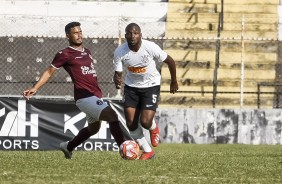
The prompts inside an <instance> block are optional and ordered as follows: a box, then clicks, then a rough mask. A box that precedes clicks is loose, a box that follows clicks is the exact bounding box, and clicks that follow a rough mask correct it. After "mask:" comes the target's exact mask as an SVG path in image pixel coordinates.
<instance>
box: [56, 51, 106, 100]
mask: <svg viewBox="0 0 282 184" xmlns="http://www.w3.org/2000/svg"><path fill="white" fill-rule="evenodd" d="M51 65H52V66H53V67H55V68H60V67H64V69H65V70H66V71H67V72H68V73H69V75H70V77H71V79H72V82H73V83H74V99H75V100H78V99H81V98H86V97H90V96H97V97H99V98H102V91H101V89H100V88H99V86H98V82H97V74H96V70H95V68H94V64H93V58H92V56H91V53H90V51H89V50H88V49H86V48H84V49H83V51H79V50H76V49H74V48H72V47H67V48H65V49H63V50H61V51H60V52H58V53H57V54H56V56H55V58H54V59H53V61H52V63H51Z"/></svg>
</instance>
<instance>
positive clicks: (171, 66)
mask: <svg viewBox="0 0 282 184" xmlns="http://www.w3.org/2000/svg"><path fill="white" fill-rule="evenodd" d="M164 62H165V63H166V64H167V65H168V69H169V72H170V76H171V81H170V93H173V94H174V93H176V92H177V90H178V83H177V79H176V66H175V62H174V60H173V59H172V57H171V56H170V55H167V58H166V59H165V60H164Z"/></svg>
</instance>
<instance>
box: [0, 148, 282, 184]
mask: <svg viewBox="0 0 282 184" xmlns="http://www.w3.org/2000/svg"><path fill="white" fill-rule="evenodd" d="M155 151H156V157H155V158H154V159H153V160H147V161H141V160H135V161H128V160H122V159H121V157H120V156H119V153H118V152H101V151H97V152H94V151H74V153H73V159H72V160H67V159H65V158H64V156H63V153H62V152H60V151H0V164H1V167H0V183H1V184H10V183H11V184H15V183H20V184H25V183H26V184H37V183H40V184H44V183H62V184H70V183H73V184H79V183H81V184H86V183H113V184H117V183H121V184H123V183H140V184H141V183H142V184H145V183H146V184H147V183H152V184H160V183H161V184H166V183H167V184H171V183H185V184H186V183H209V184H211V183H224V184H225V183H282V175H281V173H282V146H278V145H277V146H272V145H257V146H255V145H238V144H237V145H227V144H221V145H219V144H211V145H198V144H197V145H196V144H160V145H159V146H158V147H157V148H155Z"/></svg>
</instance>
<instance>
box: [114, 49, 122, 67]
mask: <svg viewBox="0 0 282 184" xmlns="http://www.w3.org/2000/svg"><path fill="white" fill-rule="evenodd" d="M113 63H114V71H117V72H122V70H123V68H122V67H123V66H122V62H121V56H120V54H119V52H118V50H115V52H114V61H113Z"/></svg>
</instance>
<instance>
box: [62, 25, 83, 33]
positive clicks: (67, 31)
mask: <svg viewBox="0 0 282 184" xmlns="http://www.w3.org/2000/svg"><path fill="white" fill-rule="evenodd" d="M80 25H81V24H80V23H79V22H70V23H68V24H67V25H66V26H65V32H66V34H69V33H70V31H71V28H74V27H76V26H80Z"/></svg>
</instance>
